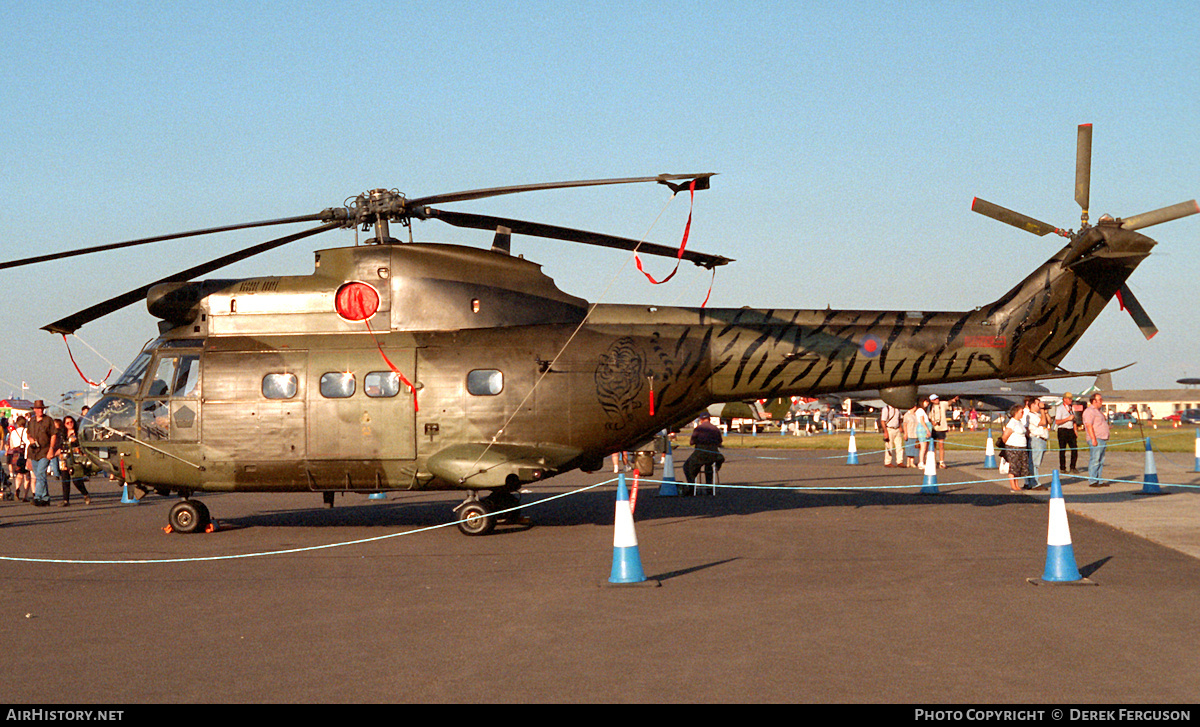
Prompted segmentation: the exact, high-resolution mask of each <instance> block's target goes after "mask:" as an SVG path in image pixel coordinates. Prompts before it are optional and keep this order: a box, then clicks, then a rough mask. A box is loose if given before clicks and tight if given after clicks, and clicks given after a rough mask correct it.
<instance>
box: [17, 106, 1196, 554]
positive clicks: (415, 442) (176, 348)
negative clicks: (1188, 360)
mask: <svg viewBox="0 0 1200 727" xmlns="http://www.w3.org/2000/svg"><path fill="white" fill-rule="evenodd" d="M1078 134H1079V136H1078V149H1077V160H1076V201H1077V202H1078V203H1079V204H1080V205H1081V207H1082V208H1083V216H1082V220H1081V227H1080V229H1079V231H1064V230H1060V229H1058V228H1056V227H1054V226H1052V225H1049V224H1046V223H1043V222H1040V221H1038V220H1036V219H1034V218H1031V217H1027V216H1025V215H1022V214H1020V213H1016V212H1013V211H1011V210H1007V209H1005V208H1003V207H999V206H998V205H993V204H991V203H988V202H984V201H983V200H979V199H976V200H975V203H974V204H973V205H972V209H973V210H974V211H976V212H978V213H981V214H984V215H987V216H989V217H992V218H994V219H997V220H999V221H1002V222H1005V223H1008V224H1010V225H1014V226H1016V227H1019V228H1021V229H1024V230H1027V231H1030V232H1033V233H1034V234H1037V235H1046V234H1048V233H1050V232H1055V233H1057V234H1059V235H1061V236H1063V237H1065V238H1066V239H1067V244H1066V245H1065V246H1064V247H1063V248H1062V249H1060V250H1059V251H1058V252H1057V253H1055V254H1054V255H1053V256H1052V257H1051V258H1050V259H1049V260H1048V261H1046V262H1045V263H1044V264H1042V265H1041V266H1039V267H1038V268H1037V269H1036V270H1035V271H1034V272H1033V273H1032V274H1030V275H1029V276H1028V277H1026V278H1025V279H1024V280H1023V281H1021V282H1020V283H1018V284H1017V285H1016V286H1015V287H1014V288H1013V289H1012V290H1010V291H1009V292H1008V293H1006V294H1005V295H1003V296H1001V297H1000V298H999V299H997V300H995V301H993V302H991V303H988V304H986V305H982V306H979V307H977V308H974V309H972V310H968V311H961V312H954V311H912V310H829V309H826V310H800V309H794V310H791V309H789V310H783V309H769V310H758V309H752V308H712V309H710V308H706V307H703V306H702V307H698V308H696V307H691V308H684V307H661V306H654V305H633V304H592V303H589V302H588V301H586V300H584V299H582V298H579V297H576V296H574V295H571V294H569V293H566V292H563V291H561V290H560V289H559V288H558V287H557V286H556V285H555V283H554V281H553V280H552V279H551V278H550V277H549V276H547V275H546V274H544V273H543V272H542V271H541V266H539V265H538V264H536V263H534V262H532V261H529V260H526V259H524V258H522V257H519V256H514V255H513V254H512V251H511V248H512V236H513V235H527V236H536V237H542V238H548V239H556V240H565V241H572V242H579V243H586V244H592V245H600V246H605V247H611V248H617V249H624V250H634V251H637V252H638V253H647V254H653V255H662V256H667V257H674V258H676V259H677V260H678V261H683V260H686V261H689V262H692V263H694V264H696V265H700V266H703V267H706V268H716V267H718V266H722V265H726V264H728V263H730V262H732V261H731V260H730V259H728V258H726V257H723V256H720V255H712V254H706V253H699V252H694V251H692V250H686V249H685V245H681V246H680V247H679V248H678V249H675V248H673V247H669V246H662V245H655V244H652V243H645V242H640V241H636V240H632V239H628V238H621V237H616V236H612V235H606V234H601V233H595V232H586V231H581V230H574V229H569V228H564V227H558V226H553V225H547V224H542V223H536V222H529V221H523V220H516V219H510V218H503V217H495V216H489V215H479V214H473V213H464V212H454V211H449V210H446V209H442V208H441V205H444V204H449V203H454V202H465V201H470V200H476V199H482V198H485V197H495V196H499V195H506V194H516V193H527V192H533V191H538V190H547V189H563V188H572V187H588V186H596V185H605V184H634V183H659V184H663V185H666V186H668V187H669V188H670V189H671V192H672V194H676V193H679V192H683V191H686V192H688V193H689V194H691V195H694V194H695V192H696V191H700V190H704V189H707V188H708V187H709V185H710V181H711V178H712V177H713V176H714V175H713V174H712V173H704V174H663V175H658V176H653V177H634V178H623V179H604V180H581V181H572V182H554V183H545V184H531V185H518V186H509V187H493V188H485V189H477V190H471V191H464V192H454V193H449V194H437V195H432V196H426V197H416V198H411V199H410V198H408V197H406V196H405V195H402V194H400V193H399V192H396V191H395V190H383V189H377V190H372V191H369V192H366V193H363V194H360V195H358V196H356V197H353V198H351V199H348V200H347V201H346V203H344V204H343V205H342V206H340V207H331V208H327V209H325V210H322V211H320V212H316V213H312V214H306V215H300V216H295V217H288V218H279V219H273V220H264V221H260V222H250V223H239V224H234V225H229V226H223V227H213V228H206V229H202V230H194V231H190V232H181V233H174V234H170V235H161V236H156V237H150V238H141V239H138V240H130V241H127V242H122V243H113V244H107V245H100V246H96V247H91V248H84V249H78V250H71V251H65V252H60V253H55V254H50V255H42V256H38V257H35V258H27V259H23V260H16V261H10V262H6V263H0V268H8V267H15V266H18V265H27V264H32V263H36V262H43V261H47V260H55V259H59V258H63V257H69V256H73V255H82V254H88V253H97V252H102V251H111V250H116V249H119V248H123V247H131V246H134V245H141V244H148V243H152V242H158V241H163V240H168V239H177V238H183V237H191V236H195V235H206V234H212V233H217V232H223V231H228V230H238V229H247V228H253V227H266V226H270V225H278V224H291V223H300V222H309V223H313V222H315V223H318V224H317V225H316V226H315V227H310V228H308V229H306V230H303V231H301V232H297V233H293V234H289V235H285V236H283V237H279V238H276V239H273V240H270V241H267V242H263V243H260V244H257V245H254V246H252V247H249V248H246V249H244V250H241V251H238V252H235V253H231V254H229V255H225V256H222V257H219V258H216V259H214V260H212V261H209V262H206V263H203V264H200V265H197V266H194V267H192V268H189V269H187V270H183V271H181V272H179V273H176V274H174V275H171V276H167V277H164V278H161V279H159V280H157V281H154V282H152V283H149V284H147V285H143V286H141V287H139V288H137V289H135V290H132V291H130V292H128V293H125V294H123V295H120V296H116V297H114V298H112V299H110V300H107V301H104V302H101V303H97V304H96V305H93V306H91V307H89V308H87V309H85V310H82V311H79V312H78V313H74V314H72V315H69V316H67V317H65V318H62V319H60V320H58V321H55V322H54V323H51V324H48V325H46V326H45V327H44V329H45V330H47V331H50V332H51V333H55V334H61V335H63V336H64V337H65V336H66V335H67V334H70V333H73V332H74V331H75V330H77V329H78V328H79V327H81V326H83V325H84V324H86V323H88V322H90V321H93V320H96V319H97V318H100V317H102V316H104V315H107V314H108V313H111V312H113V311H115V310H118V309H120V308H123V307H125V306H127V305H130V304H132V303H135V302H138V301H140V300H145V302H146V306H147V309H148V310H149V312H150V313H151V314H152V315H154V316H155V317H156V318H158V319H159V324H158V329H159V331H158V333H159V335H158V337H157V338H156V339H154V340H153V341H152V342H150V343H149V344H147V345H146V346H145V348H144V349H143V350H142V351H141V352H139V353H138V355H137V356H136V357H135V359H134V360H133V362H132V363H131V364H130V366H129V367H128V368H127V369H126V370H125V371H124V373H123V374H122V375H121V377H120V378H119V379H118V380H117V381H116V383H115V384H113V385H112V386H110V387H108V388H107V389H106V390H105V391H104V392H103V394H104V395H103V397H102V398H101V399H100V400H99V401H98V402H97V403H96V405H95V406H94V407H92V409H91V411H90V412H89V413H88V415H87V417H86V418H85V419H84V421H83V423H82V436H81V444H82V447H83V449H84V451H85V453H86V454H87V456H88V458H89V459H90V460H91V461H92V462H93V463H94V464H96V465H97V466H99V467H101V468H102V469H103V470H105V471H107V472H109V473H112V474H115V475H117V476H119V477H120V478H121V479H122V480H124V481H125V482H126V483H128V484H129V485H131V486H132V487H134V488H135V490H136V491H137V492H138V493H140V494H145V493H147V492H150V491H156V492H158V493H160V494H175V495H178V496H179V498H180V499H179V500H178V502H176V503H175V504H174V505H173V506H172V507H171V509H170V511H169V513H168V517H167V519H168V524H169V526H170V527H171V529H173V530H174V531H176V532H181V533H189V532H197V531H200V530H203V529H205V528H206V527H207V526H208V525H209V524H210V522H211V515H210V513H209V511H208V508H207V507H206V506H205V505H204V504H203V503H202V502H201V501H200V500H198V499H196V498H195V497H194V495H195V494H196V493H202V492H239V491H255V492H317V493H321V494H322V496H323V498H324V499H325V502H326V503H327V504H330V505H332V503H333V496H334V494H335V493H346V492H355V493H384V492H388V491H397V490H454V491H459V492H462V493H463V494H464V500H463V501H462V502H461V503H460V504H459V505H458V506H457V507H455V508H454V512H455V513H456V522H457V526H458V529H459V530H460V531H461V532H463V533H464V534H467V535H485V534H487V533H490V532H492V530H493V529H494V528H495V527H496V525H497V524H498V523H499V522H509V521H513V520H514V519H516V518H515V517H514V516H513V514H512V513H519V512H520V510H519V503H520V498H519V493H520V491H521V490H522V489H523V488H525V487H526V486H529V485H532V484H535V483H538V482H541V481H544V480H547V479H549V478H551V477H554V476H555V475H558V474H561V473H564V472H568V471H571V470H574V469H581V470H583V471H585V472H590V471H597V470H599V469H600V468H601V466H602V463H603V461H604V458H605V457H607V456H608V455H609V454H611V453H612V452H615V451H623V450H628V449H632V448H634V447H636V446H637V445H638V444H639V443H641V442H645V441H648V440H649V439H651V438H652V437H653V436H654V434H655V433H656V432H659V431H661V430H663V429H665V428H667V427H669V426H671V425H674V424H676V423H679V422H686V421H688V420H690V419H691V418H693V417H694V416H695V415H696V414H698V413H699V412H701V411H703V410H705V409H706V408H707V407H709V406H710V405H712V404H714V403H718V402H725V401H745V400H755V399H771V398H777V397H787V396H793V395H800V396H807V397H812V396H820V395H823V394H829V393H832V392H839V391H857V390H863V389H876V390H878V391H879V392H880V396H881V397H882V398H883V399H884V400H885V401H889V402H890V403H895V404H896V405H901V404H903V403H904V402H906V401H910V400H915V397H916V396H917V390H918V387H920V386H924V385H928V384H932V383H937V382H958V381H973V380H981V379H1013V378H1018V377H1043V376H1047V375H1060V376H1066V375H1072V374H1070V372H1067V371H1066V370H1065V369H1062V368H1061V367H1060V365H1059V364H1060V362H1061V361H1062V359H1063V357H1064V356H1065V355H1066V354H1067V352H1068V351H1069V350H1070V349H1071V347H1072V346H1073V345H1074V344H1075V343H1076V341H1078V340H1079V338H1080V336H1081V335H1082V334H1083V333H1084V331H1085V330H1086V329H1087V327H1088V326H1089V325H1090V324H1091V323H1092V321H1093V320H1095V318H1096V317H1097V316H1098V315H1099V314H1100V312H1101V310H1103V308H1104V307H1105V305H1106V304H1107V303H1108V301H1109V300H1110V299H1111V298H1113V297H1114V296H1116V295H1118V294H1120V295H1121V297H1122V300H1123V301H1124V306H1125V308H1127V309H1128V310H1129V311H1130V313H1131V314H1132V315H1133V317H1134V320H1135V322H1137V323H1138V325H1139V326H1140V327H1142V329H1143V331H1144V332H1147V335H1148V336H1149V335H1152V333H1151V331H1152V330H1153V324H1152V323H1151V322H1150V321H1149V317H1148V316H1147V315H1146V313H1145V311H1144V310H1142V309H1141V306H1139V305H1138V304H1137V301H1136V299H1135V298H1134V297H1133V294H1132V292H1130V291H1129V289H1128V287H1127V285H1126V280H1127V278H1128V277H1129V276H1130V274H1131V273H1132V272H1133V270H1134V268H1136V266H1137V265H1138V264H1139V263H1140V262H1141V261H1142V260H1143V259H1145V258H1146V257H1147V256H1148V255H1149V253H1150V250H1151V248H1152V247H1153V246H1154V245H1155V242H1154V240H1152V239H1150V238H1148V237H1145V236H1144V235H1142V234H1141V233H1139V232H1137V230H1138V229H1141V228H1145V227H1148V226H1150V225H1153V224H1159V223H1162V222H1166V221H1168V220H1173V219H1177V218H1179V217H1183V216H1186V215H1190V214H1195V213H1196V212H1197V211H1200V208H1197V205H1196V202H1195V201H1194V200H1193V201H1190V202H1185V203H1182V204H1179V205H1174V206H1172V207H1167V208H1163V209H1160V210H1156V211H1153V212H1149V213H1145V214H1142V215H1137V216H1134V217H1129V218H1125V219H1114V218H1111V217H1108V216H1104V217H1101V218H1100V219H1099V220H1098V221H1097V223H1096V224H1095V225H1091V224H1089V223H1088V216H1087V215H1088V187H1089V184H1090V180H1089V177H1090V159H1091V125H1090V124H1085V125H1082V126H1080V127H1079V132H1078ZM435 205H437V206H436V207H435ZM423 220H440V221H442V222H444V223H447V224H450V225H453V226H458V227H463V228H469V229H477V230H485V231H488V232H491V233H493V234H494V237H493V242H492V246H491V248H490V249H483V248H476V247H472V246H467V245H458V244H443V243H434V242H414V241H412V225H413V222H414V221H423ZM392 223H399V224H401V225H403V226H405V227H407V228H408V230H409V241H408V242H401V241H399V240H397V239H395V238H392V237H391V236H390V224H392ZM358 227H361V228H362V229H363V230H364V231H368V230H373V232H374V236H373V239H372V240H371V241H370V243H369V244H363V245H355V246H353V247H339V248H331V249H322V250H318V251H316V252H315V268H314V272H313V274H312V275H299V276H283V275H281V276H266V277H255V278H242V279H208V280H201V281H196V280H194V279H195V278H198V277H200V276H203V275H207V274H209V273H211V272H213V271H215V270H217V269H219V268H221V267H223V266H225V265H228V264H231V263H233V262H236V261H238V260H242V259H245V258H247V257H250V256H251V255H254V254H257V253H260V252H265V251H266V250H270V249H274V248H276V247H279V246H281V245H284V244H288V243H291V242H296V241H299V240H301V239H305V238H307V237H310V236H313V235H316V234H319V233H322V232H326V231H330V230H335V229H339V228H358ZM685 242H686V236H685Z"/></svg>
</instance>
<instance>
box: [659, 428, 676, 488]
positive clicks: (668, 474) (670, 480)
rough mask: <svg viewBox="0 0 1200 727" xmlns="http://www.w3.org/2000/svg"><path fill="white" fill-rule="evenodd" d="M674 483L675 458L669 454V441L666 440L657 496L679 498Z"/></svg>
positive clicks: (668, 439)
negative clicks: (660, 481) (660, 482)
mask: <svg viewBox="0 0 1200 727" xmlns="http://www.w3.org/2000/svg"><path fill="white" fill-rule="evenodd" d="M675 482H676V479H675V457H674V455H672V454H671V440H670V438H667V453H666V454H665V455H664V456H663V476H662V484H660V485H659V486H658V496H659V497H679V488H678V487H677V486H676V485H675Z"/></svg>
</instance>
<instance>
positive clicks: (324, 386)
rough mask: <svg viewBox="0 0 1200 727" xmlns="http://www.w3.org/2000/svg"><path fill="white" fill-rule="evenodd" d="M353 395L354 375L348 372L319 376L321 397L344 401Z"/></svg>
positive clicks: (334, 372) (331, 372)
mask: <svg viewBox="0 0 1200 727" xmlns="http://www.w3.org/2000/svg"><path fill="white" fill-rule="evenodd" d="M353 395H354V374H352V373H350V372H348V371H330V372H329V373H325V374H321V396H323V397H325V398H327V399H345V398H348V397H350V396H353Z"/></svg>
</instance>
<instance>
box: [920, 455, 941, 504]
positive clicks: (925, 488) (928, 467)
mask: <svg viewBox="0 0 1200 727" xmlns="http://www.w3.org/2000/svg"><path fill="white" fill-rule="evenodd" d="M927 454H928V456H927V457H926V458H925V479H924V480H923V481H922V484H921V494H922V495H936V494H938V486H937V457H935V456H934V454H933V449H930V450H929V452H928V453H927Z"/></svg>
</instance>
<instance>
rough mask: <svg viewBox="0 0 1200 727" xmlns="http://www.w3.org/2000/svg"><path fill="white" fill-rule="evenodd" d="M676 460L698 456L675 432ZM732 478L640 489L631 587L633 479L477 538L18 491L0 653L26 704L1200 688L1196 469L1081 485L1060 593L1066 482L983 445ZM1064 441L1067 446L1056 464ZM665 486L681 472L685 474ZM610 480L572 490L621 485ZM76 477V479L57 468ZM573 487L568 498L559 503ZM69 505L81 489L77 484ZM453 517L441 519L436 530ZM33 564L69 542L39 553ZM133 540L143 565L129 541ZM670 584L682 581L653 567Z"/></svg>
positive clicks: (1071, 492) (10, 508)
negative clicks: (182, 531) (199, 524)
mask: <svg viewBox="0 0 1200 727" xmlns="http://www.w3.org/2000/svg"><path fill="white" fill-rule="evenodd" d="M677 454H678V455H679V461H678V464H677V466H676V477H678V478H680V479H682V476H681V474H680V472H681V468H680V467H679V465H681V464H682V458H683V457H684V456H686V454H687V450H683V451H680V452H677ZM727 456H728V462H727V464H726V465H725V468H724V470H723V471H722V485H723V486H722V488H721V490H720V492H719V494H718V495H717V496H715V497H706V496H699V497H659V496H656V492H657V489H658V484H657V481H655V482H653V483H650V484H649V485H647V484H640V485H639V487H638V490H637V500H636V503H635V506H636V507H635V520H636V532H637V537H638V541H639V554H640V558H641V562H642V564H643V567H644V570H645V573H646V575H647V577H648V579H649V580H648V581H647V583H645V584H640V585H623V586H611V585H609V584H608V583H607V581H608V578H609V575H610V572H611V568H612V560H613V546H612V543H613V519H614V492H615V484H613V483H612V482H611V478H612V477H613V475H612V474H611V473H607V474H606V473H603V472H601V473H595V474H592V475H585V474H583V473H578V472H575V473H570V474H568V475H564V476H561V477H558V478H555V479H553V480H551V481H549V482H547V483H544V484H543V485H541V486H539V487H537V488H535V489H534V491H533V492H532V493H531V494H528V495H526V496H525V498H524V502H525V503H526V504H527V505H528V506H527V508H526V512H527V514H528V515H529V517H530V518H531V519H532V520H533V521H534V525H533V526H532V527H530V528H523V527H512V526H509V527H501V528H498V529H497V531H496V532H495V533H494V534H492V535H489V536H486V537H467V536H464V535H461V534H460V533H459V532H458V531H457V529H455V528H454V527H452V526H451V527H440V528H439V527H436V526H439V525H442V524H445V523H447V522H448V521H449V520H450V517H451V513H450V508H451V507H452V506H453V505H455V504H457V502H458V501H459V500H460V499H461V498H460V497H458V496H456V495H454V494H452V493H431V494H417V493H396V494H391V495H389V496H388V499H386V500H369V499H367V498H366V497H365V496H361V495H346V496H341V497H339V498H338V500H337V506H336V507H335V508H333V509H326V508H324V507H323V506H322V505H321V501H320V497H319V495H316V494H299V495H259V494H238V495H209V496H205V497H203V498H202V499H203V500H204V501H205V502H206V503H207V504H208V506H209V507H210V509H211V510H212V512H213V516H214V517H215V518H217V519H218V520H219V522H220V523H221V526H222V527H221V530H220V531H219V532H216V533H212V534H205V535H179V534H166V533H164V532H163V531H162V526H163V525H165V523H166V513H167V509H168V508H169V506H170V505H171V504H172V502H173V500H171V499H168V498H162V497H158V496H155V495H150V496H147V497H146V498H145V499H143V500H142V501H141V503H140V504H137V505H130V504H122V502H121V498H120V492H119V491H118V490H117V489H116V488H115V487H113V486H111V485H109V484H107V483H95V482H93V484H92V490H93V502H92V504H91V505H83V504H82V501H81V498H78V499H73V502H72V505H71V507H69V508H61V507H57V506H54V507H49V508H34V507H33V506H31V505H27V504H23V503H9V502H6V503H3V505H2V506H0V544H2V555H3V559H2V560H0V612H2V613H3V614H5V617H4V618H0V644H2V645H3V646H2V648H0V665H2V667H3V674H5V676H6V677H7V678H6V680H5V689H4V692H3V693H4V701H5V702H9V703H18V704H37V705H45V704H63V703H75V704H85V703H92V704H108V705H113V704H118V705H119V704H125V705H138V704H155V703H222V704H224V703H360V702H367V703H370V702H392V703H395V702H421V703H424V702H443V703H461V702H467V703H480V702H483V703H508V702H521V703H545V702H552V703H560V702H573V703H578V702H585V703H594V702H834V703H883V704H887V703H894V704H945V703H1033V704H1045V705H1066V706H1070V705H1079V704H1095V703H1105V704H1190V703H1194V702H1195V701H1196V699H1197V695H1200V650H1198V649H1197V648H1196V634H1197V629H1196V622H1197V613H1196V611H1197V608H1198V606H1197V604H1200V535H1198V531H1200V489H1198V488H1200V474H1197V473H1195V472H1193V471H1192V469H1193V465H1194V462H1193V458H1192V457H1191V456H1185V455H1167V456H1162V455H1160V456H1159V457H1158V458H1157V470H1158V475H1159V479H1160V482H1161V487H1162V489H1163V491H1164V492H1165V493H1167V494H1163V495H1157V496H1147V495H1139V494H1136V493H1137V492H1138V491H1140V490H1142V489H1143V487H1142V485H1141V484H1140V483H1141V480H1142V475H1143V462H1144V457H1143V456H1141V455H1131V454H1120V453H1109V462H1108V466H1107V468H1106V472H1105V474H1106V476H1109V477H1112V478H1115V479H1117V480H1124V481H1125V482H1116V483H1114V484H1112V485H1111V486H1110V487H1107V488H1101V489H1096V488H1089V487H1087V485H1086V483H1085V482H1083V481H1081V480H1079V479H1077V478H1075V477H1070V476H1068V477H1064V478H1063V480H1062V482H1063V492H1064V497H1065V499H1066V502H1067V509H1068V513H1069V515H1068V517H1069V524H1070V532H1071V536H1072V544H1073V550H1074V553H1075V557H1076V560H1077V563H1078V566H1079V569H1080V571H1081V574H1082V575H1084V576H1086V577H1087V579H1088V580H1089V581H1091V582H1093V583H1094V584H1095V585H1093V586H1084V585H1074V584H1071V585H1044V584H1043V585H1037V584H1035V583H1031V582H1030V581H1029V579H1034V580H1035V581H1036V579H1037V578H1038V577H1039V576H1040V575H1041V574H1042V572H1043V569H1044V566H1045V561H1046V556H1047V547H1046V539H1047V522H1048V507H1047V503H1046V500H1047V498H1048V493H1043V492H1037V493H1023V494H1011V493H1010V492H1009V491H1008V486H1007V483H1006V482H1001V481H998V480H999V477H1000V475H999V474H998V473H997V472H996V471H995V470H986V469H984V468H983V467H982V459H983V458H982V456H981V455H979V454H978V453H973V452H966V453H963V452H953V451H951V452H950V453H949V461H950V463H951V466H950V467H949V468H948V469H943V470H939V472H938V475H937V476H938V493H937V494H925V495H922V494H919V491H920V489H921V485H922V472H921V471H920V470H904V469H885V468H883V467H882V466H881V459H880V455H878V454H874V455H865V454H864V455H863V456H862V458H861V460H860V461H861V464H858V465H848V464H847V463H846V455H845V454H844V453H842V454H839V453H836V452H829V451H825V452H819V451H818V452H812V451H784V450H727ZM1048 457H1049V455H1048ZM659 476H660V477H661V471H660V475H659ZM605 482H607V484H604V485H602V486H599V487H593V488H592V489H586V490H582V491H578V492H576V491H575V490H577V489H578V488H586V487H588V486H592V485H596V484H597V483H605ZM52 489H54V488H52ZM564 493H572V494H569V495H567V496H564V497H561V498H557V499H554V498H552V497H551V496H553V495H557V494H564ZM55 494H56V497H55V505H57V500H58V498H57V492H55ZM429 528H432V529H429ZM30 559H44V560H53V561H55V562H34V561H32V560H30ZM129 561H138V562H129ZM655 586H657V587H655Z"/></svg>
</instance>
